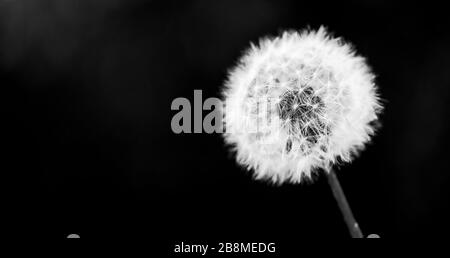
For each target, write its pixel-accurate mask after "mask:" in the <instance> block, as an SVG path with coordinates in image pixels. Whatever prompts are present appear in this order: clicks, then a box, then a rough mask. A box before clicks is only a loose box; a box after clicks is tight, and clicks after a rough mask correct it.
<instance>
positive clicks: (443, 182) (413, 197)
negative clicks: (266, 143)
mask: <svg viewBox="0 0 450 258" xmlns="http://www.w3.org/2000/svg"><path fill="white" fill-rule="evenodd" d="M445 10H446V9H445V8H441V7H439V6H435V7H430V6H424V5H420V4H412V3H409V4H407V5H401V4H393V3H391V1H375V0H372V1H368V0H366V1H346V2H343V1H339V2H337V1H335V2H334V3H326V4H325V3H323V2H319V1H207V0H198V1H139V0H127V1H125V0H97V1H77V0H39V1H37V0H29V1H26V0H15V1H13V0H11V1H7V0H0V85H1V89H2V93H1V94H0V98H1V99H0V103H1V104H0V105H1V110H2V118H3V123H2V126H1V130H2V136H3V137H2V140H1V142H2V147H3V154H2V162H1V163H2V175H3V179H2V185H3V186H4V187H3V188H4V189H6V193H5V194H4V196H5V197H6V199H7V204H8V205H11V208H8V209H7V211H6V213H7V214H10V215H11V220H10V222H8V224H9V226H11V227H12V228H13V230H12V233H14V234H15V235H17V236H18V237H28V236H29V235H33V236H38V237H40V238H64V237H65V236H66V235H68V234H70V233H78V234H80V235H81V237H82V238H91V239H101V238H103V239H105V238H106V239H110V238H116V239H121V238H148V239H152V240H154V241H153V242H149V244H152V243H153V244H154V245H155V246H156V247H155V248H161V249H162V250H166V249H165V248H166V247H167V248H169V249H170V248H171V246H172V245H173V244H175V243H176V242H177V241H182V240H184V241H200V240H204V241H214V240H222V241H225V240H228V241H253V242H255V241H272V242H277V243H279V245H280V247H279V248H280V249H282V248H283V245H284V246H285V247H286V248H295V247H296V246H298V243H299V242H298V240H301V239H304V238H330V239H337V238H348V237H349V234H348V232H347V229H346V226H345V224H344V221H343V220H342V217H341V214H340V212H339V210H338V208H337V206H336V203H335V201H334V199H333V196H332V194H331V191H330V189H329V186H328V185H327V181H326V180H325V178H324V176H323V175H322V176H319V177H318V178H317V179H316V182H315V183H314V184H303V185H284V186H282V187H274V186H271V185H270V184H267V183H265V182H256V181H253V180H252V176H251V174H250V173H247V172H245V171H244V170H243V169H242V168H240V167H238V166H237V165H236V164H235V162H234V158H233V156H231V155H230V154H229V153H228V150H227V148H226V147H225V146H224V144H223V141H222V138H221V136H220V135H218V134H205V133H204V134H178V135H177V134H174V133H173V132H172V131H171V127H170V122H171V119H172V116H173V115H174V114H175V113H176V111H171V108H170V106H171V102H172V100H173V99H175V98H177V97H186V98H188V99H190V100H191V101H193V91H194V89H201V90H203V98H204V99H206V98H207V97H219V96H220V91H221V86H222V84H223V82H224V81H225V79H226V76H227V70H228V69H229V68H231V67H232V66H233V65H235V63H236V61H237V60H238V58H239V57H240V55H241V54H242V52H243V51H244V50H245V49H246V48H247V47H248V46H249V45H250V42H251V41H252V42H257V40H258V39H259V38H260V37H263V36H267V35H272V36H276V35H278V34H279V32H280V31H282V30H284V29H303V28H306V27H307V26H310V27H311V28H318V27H319V26H320V25H322V24H323V25H326V26H327V27H328V28H329V30H330V31H332V32H334V33H335V35H336V36H342V37H343V38H344V39H346V40H348V41H350V42H352V43H353V44H354V45H355V46H356V49H357V51H358V53H359V54H361V55H363V56H365V57H367V59H368V62H369V64H370V65H371V66H372V68H373V70H374V72H375V73H376V74H377V83H378V85H379V89H380V93H381V96H382V98H383V99H384V104H385V111H384V113H383V114H382V116H381V122H382V127H381V129H380V130H379V132H378V133H377V135H376V136H375V137H374V138H373V142H372V144H370V145H369V146H368V147H367V149H366V150H365V151H364V152H363V153H362V155H361V156H360V157H359V158H357V159H355V161H354V162H353V163H352V164H348V165H344V166H342V167H340V169H339V171H338V176H339V178H340V180H341V184H342V185H343V188H344V191H345V192H346V194H347V198H348V200H349V202H350V204H351V206H352V209H353V212H354V214H355V217H356V218H357V220H358V221H359V223H360V226H361V228H362V230H363V232H364V233H365V234H366V235H368V234H372V233H375V234H379V235H380V236H381V237H382V238H407V237H413V236H414V237H425V236H430V235H433V236H439V235H444V234H445V233H447V231H448V230H449V229H450V228H449V225H450V223H449V222H448V218H449V216H450V212H449V211H450V209H449V208H450V202H449V197H450V190H449V189H450V173H449V170H448V163H447V161H448V160H447V159H448V154H449V147H448V146H449V145H448V143H449V137H448V135H447V134H446V133H448V131H449V115H450V114H449V110H450V95H449V93H450V75H449V74H450V73H449V71H450V32H449V26H448V25H449V23H448V15H447V14H445ZM288 243H293V244H292V245H291V244H288ZM288 246H289V247H288Z"/></svg>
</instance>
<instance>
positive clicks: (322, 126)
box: [223, 27, 382, 183]
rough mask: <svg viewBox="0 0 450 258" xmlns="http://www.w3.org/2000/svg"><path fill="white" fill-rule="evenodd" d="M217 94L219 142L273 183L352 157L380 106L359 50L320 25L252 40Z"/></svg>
mask: <svg viewBox="0 0 450 258" xmlns="http://www.w3.org/2000/svg"><path fill="white" fill-rule="evenodd" d="M223 96H224V102H225V110H224V113H225V116H224V121H225V126H226V133H225V134H224V138H225V142H226V143H227V144H229V145H231V146H232V147H233V150H234V151H235V152H236V159H237V162H238V163H239V164H241V165H242V166H244V167H246V168H247V169H249V170H252V169H253V170H254V172H255V178H256V179H268V180H272V181H273V182H275V183H282V182H286V181H288V182H293V183H298V182H301V181H302V180H303V179H305V178H311V175H312V173H313V172H315V171H317V170H318V169H320V168H322V169H323V170H325V171H327V172H328V171H329V170H330V168H331V166H332V165H334V164H336V163H338V162H339V161H344V162H349V161H351V159H352V157H354V156H355V155H356V154H358V151H360V150H362V149H363V148H364V145H365V143H367V142H369V141H370V136H371V135H373V133H374V122H375V121H376V120H377V114H378V113H379V112H380V111H381V109H382V107H381V105H380V103H379V98H378V96H377V92H376V85H375V83H374V75H373V74H372V73H371V71H370V68H369V67H368V66H367V64H366V62H365V60H364V58H362V57H360V56H357V55H356V54H355V52H354V50H353V49H352V47H351V45H349V44H347V43H345V42H343V40H341V39H339V38H332V37H330V36H329V35H328V34H327V32H326V30H325V29H324V28H323V27H321V28H320V29H319V30H318V31H307V30H305V31H302V32H285V33H283V35H282V36H280V37H277V38H273V39H263V40H261V41H260V44H259V46H254V45H252V47H251V48H250V49H249V50H248V51H247V53H246V54H245V55H244V56H243V57H242V58H241V60H240V62H239V64H238V65H237V67H235V68H234V69H232V70H231V72H230V75H229V79H228V81H227V82H226V85H225V89H224V92H223Z"/></svg>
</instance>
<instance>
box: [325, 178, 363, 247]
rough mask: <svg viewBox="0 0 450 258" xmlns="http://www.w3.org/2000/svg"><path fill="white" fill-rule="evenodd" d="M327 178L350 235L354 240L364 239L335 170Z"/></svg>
mask: <svg viewBox="0 0 450 258" xmlns="http://www.w3.org/2000/svg"><path fill="white" fill-rule="evenodd" d="M327 177H328V183H329V184H330V187H331V190H332V191H333V195H334V198H335V199H336V202H337V204H338V206H339V209H340V210H341V212H342V215H343V217H344V220H345V223H346V224H347V227H348V230H349V231H350V235H351V236H352V238H363V234H362V232H361V229H360V228H359V225H358V223H357V222H356V220H355V217H353V213H352V210H351V209H350V205H349V204H348V202H347V198H345V194H344V191H343V190H342V187H341V184H340V183H339V180H338V178H337V176H336V173H335V172H334V170H333V169H331V171H330V172H329V173H328V176H327Z"/></svg>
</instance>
